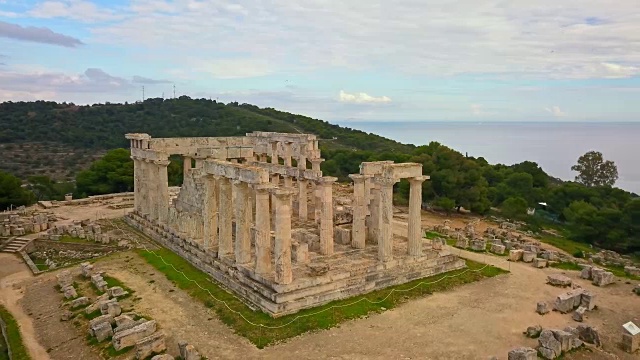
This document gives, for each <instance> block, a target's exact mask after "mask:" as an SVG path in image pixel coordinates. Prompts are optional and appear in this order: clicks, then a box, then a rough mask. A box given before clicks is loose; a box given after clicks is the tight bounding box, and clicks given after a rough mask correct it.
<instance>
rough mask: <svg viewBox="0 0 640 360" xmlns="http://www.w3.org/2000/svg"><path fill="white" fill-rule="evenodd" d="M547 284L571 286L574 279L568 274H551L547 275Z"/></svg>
mask: <svg viewBox="0 0 640 360" xmlns="http://www.w3.org/2000/svg"><path fill="white" fill-rule="evenodd" d="M547 284H549V285H553V286H561V287H567V286H571V284H572V281H571V278H569V277H568V276H564V275H562V274H551V275H549V276H547Z"/></svg>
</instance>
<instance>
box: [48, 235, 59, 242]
mask: <svg viewBox="0 0 640 360" xmlns="http://www.w3.org/2000/svg"><path fill="white" fill-rule="evenodd" d="M60 237H61V236H60V235H51V236H49V239H51V240H53V241H59V240H60Z"/></svg>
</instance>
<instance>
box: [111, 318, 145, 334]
mask: <svg viewBox="0 0 640 360" xmlns="http://www.w3.org/2000/svg"><path fill="white" fill-rule="evenodd" d="M146 322H147V319H138V320H135V321H131V322H124V323H122V324H121V325H120V326H116V328H115V329H113V332H114V333H119V332H121V331H125V330H129V329H131V328H134V327H136V326H138V325H141V324H144V323H146Z"/></svg>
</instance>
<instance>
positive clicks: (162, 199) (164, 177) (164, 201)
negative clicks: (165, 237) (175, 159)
mask: <svg viewBox="0 0 640 360" xmlns="http://www.w3.org/2000/svg"><path fill="white" fill-rule="evenodd" d="M154 163H155V165H156V170H157V171H158V175H157V180H156V186H157V187H156V189H157V190H156V191H157V195H156V196H157V199H158V200H157V202H156V206H157V207H158V209H157V215H158V217H157V218H158V220H159V221H160V222H162V223H165V224H166V223H168V222H169V178H168V174H167V166H169V163H170V161H169V160H156V161H155V162H154Z"/></svg>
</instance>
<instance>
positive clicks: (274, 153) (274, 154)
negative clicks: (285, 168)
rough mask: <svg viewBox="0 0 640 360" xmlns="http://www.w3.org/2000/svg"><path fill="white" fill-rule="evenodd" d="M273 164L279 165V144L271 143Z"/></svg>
mask: <svg viewBox="0 0 640 360" xmlns="http://www.w3.org/2000/svg"><path fill="white" fill-rule="evenodd" d="M271 163H272V164H278V163H279V162H278V143H277V142H273V143H271Z"/></svg>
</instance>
